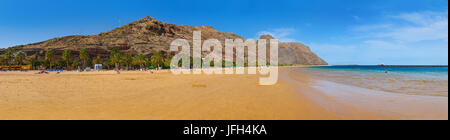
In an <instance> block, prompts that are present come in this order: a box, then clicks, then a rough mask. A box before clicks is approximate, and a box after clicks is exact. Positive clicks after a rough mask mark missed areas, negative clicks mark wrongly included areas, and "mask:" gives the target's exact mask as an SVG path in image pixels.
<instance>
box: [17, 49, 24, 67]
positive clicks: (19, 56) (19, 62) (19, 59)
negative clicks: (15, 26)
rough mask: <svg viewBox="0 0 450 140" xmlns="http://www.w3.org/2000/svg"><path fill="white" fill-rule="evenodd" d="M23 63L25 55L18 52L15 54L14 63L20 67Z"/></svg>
mask: <svg viewBox="0 0 450 140" xmlns="http://www.w3.org/2000/svg"><path fill="white" fill-rule="evenodd" d="M23 61H25V53H24V52H18V53H17V54H16V63H17V65H19V66H20V65H22V64H23Z"/></svg>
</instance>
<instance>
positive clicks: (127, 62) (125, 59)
mask: <svg viewBox="0 0 450 140" xmlns="http://www.w3.org/2000/svg"><path fill="white" fill-rule="evenodd" d="M123 63H124V64H125V65H126V67H127V70H129V68H130V65H131V63H133V57H132V56H131V54H129V53H127V54H125V55H123Z"/></svg>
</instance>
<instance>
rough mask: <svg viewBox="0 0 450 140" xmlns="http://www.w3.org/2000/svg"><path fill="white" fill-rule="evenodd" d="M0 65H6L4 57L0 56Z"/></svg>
mask: <svg viewBox="0 0 450 140" xmlns="http://www.w3.org/2000/svg"><path fill="white" fill-rule="evenodd" d="M0 65H6V59H5V57H4V56H0Z"/></svg>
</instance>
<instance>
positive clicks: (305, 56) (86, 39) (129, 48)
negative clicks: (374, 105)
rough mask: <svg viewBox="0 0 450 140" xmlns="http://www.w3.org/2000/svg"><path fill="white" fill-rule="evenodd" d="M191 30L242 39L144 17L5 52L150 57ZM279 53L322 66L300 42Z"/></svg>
mask: <svg viewBox="0 0 450 140" xmlns="http://www.w3.org/2000/svg"><path fill="white" fill-rule="evenodd" d="M194 31H201V32H202V40H207V39H210V38H214V39H218V40H219V41H221V42H222V44H224V41H225V39H236V38H240V39H243V38H242V37H240V36H239V35H236V34H234V33H224V32H220V31H217V30H215V29H214V28H212V27H209V26H200V27H193V26H187V25H175V24H170V23H164V22H161V21H158V20H156V19H154V18H151V17H145V18H143V19H140V20H138V21H135V22H132V23H129V24H127V25H125V26H122V27H119V28H116V29H114V30H112V31H108V32H104V33H100V34H97V35H86V36H66V37H61V38H54V39H50V40H47V41H43V42H38V43H33V44H28V45H20V46H14V47H10V48H8V49H9V50H12V51H14V52H18V51H23V52H25V53H26V55H28V56H31V55H36V56H37V57H38V59H43V58H44V54H45V51H47V50H49V49H54V50H55V52H56V55H57V56H59V55H61V54H62V52H63V50H66V49H68V50H72V52H73V53H74V54H73V55H74V56H75V57H77V56H78V54H79V51H80V50H81V49H82V48H87V49H88V50H89V52H90V53H91V56H101V57H102V58H107V57H108V55H109V51H110V50H111V49H113V48H119V50H121V52H123V53H131V54H139V53H140V54H144V55H147V56H150V55H152V53H153V52H155V51H162V52H163V53H165V54H167V55H170V52H169V48H170V43H171V42H172V41H173V40H175V39H178V38H183V39H186V40H188V41H190V43H191V45H192V40H193V32H194ZM5 51H6V49H2V50H0V54H3V53H4V52H5ZM279 53H280V54H279V57H280V64H308V65H323V64H326V62H325V61H323V60H322V59H320V58H319V57H318V56H317V55H315V54H314V53H312V52H311V50H310V49H309V47H307V46H305V45H303V44H300V43H280V51H279Z"/></svg>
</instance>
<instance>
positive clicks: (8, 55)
mask: <svg viewBox="0 0 450 140" xmlns="http://www.w3.org/2000/svg"><path fill="white" fill-rule="evenodd" d="M13 57H14V55H13V52H12V51H7V52H6V53H5V61H6V65H8V66H9V62H10V61H11V60H12V59H13Z"/></svg>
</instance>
